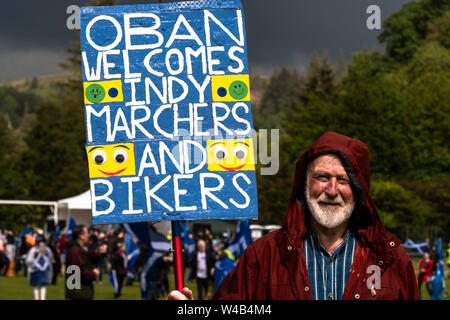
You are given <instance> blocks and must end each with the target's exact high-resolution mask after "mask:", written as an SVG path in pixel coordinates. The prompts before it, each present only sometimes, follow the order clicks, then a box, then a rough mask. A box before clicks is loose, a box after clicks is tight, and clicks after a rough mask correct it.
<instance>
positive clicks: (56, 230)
mask: <svg viewBox="0 0 450 320" xmlns="http://www.w3.org/2000/svg"><path fill="white" fill-rule="evenodd" d="M60 233H61V229H60V228H59V226H56V229H55V234H54V236H55V238H58V236H59V234H60Z"/></svg>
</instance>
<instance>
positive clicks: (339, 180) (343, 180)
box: [338, 179, 350, 184]
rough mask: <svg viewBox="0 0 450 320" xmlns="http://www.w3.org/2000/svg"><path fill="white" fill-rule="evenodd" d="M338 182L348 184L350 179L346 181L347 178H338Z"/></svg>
mask: <svg viewBox="0 0 450 320" xmlns="http://www.w3.org/2000/svg"><path fill="white" fill-rule="evenodd" d="M338 182H339V183H340V184H349V182H350V181H348V179H338Z"/></svg>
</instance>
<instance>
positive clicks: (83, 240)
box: [78, 227, 89, 245]
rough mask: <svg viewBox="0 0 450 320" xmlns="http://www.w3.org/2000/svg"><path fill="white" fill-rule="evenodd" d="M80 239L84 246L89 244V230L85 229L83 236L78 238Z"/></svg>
mask: <svg viewBox="0 0 450 320" xmlns="http://www.w3.org/2000/svg"><path fill="white" fill-rule="evenodd" d="M78 239H79V240H80V241H81V243H82V244H83V245H84V244H86V243H88V241H89V232H88V229H87V228H86V227H84V228H83V232H81V234H80V236H79V237H78Z"/></svg>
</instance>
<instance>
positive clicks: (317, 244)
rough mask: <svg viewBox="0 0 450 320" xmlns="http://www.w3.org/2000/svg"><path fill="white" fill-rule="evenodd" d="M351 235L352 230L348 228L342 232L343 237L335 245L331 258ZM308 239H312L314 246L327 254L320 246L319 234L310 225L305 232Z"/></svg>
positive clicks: (344, 245)
mask: <svg viewBox="0 0 450 320" xmlns="http://www.w3.org/2000/svg"><path fill="white" fill-rule="evenodd" d="M351 236H353V235H352V232H351V231H350V228H347V231H346V232H345V234H344V238H343V240H342V241H341V243H339V245H338V246H337V247H336V249H335V250H334V252H333V255H332V256H331V257H332V258H334V257H335V256H337V255H338V254H339V253H340V252H341V251H342V250H343V249H344V248H345V247H346V246H347V243H348V239H349V238H350V237H351ZM307 237H308V239H312V240H313V241H314V244H315V248H320V250H323V252H324V253H326V254H327V256H329V255H328V252H327V250H325V248H324V247H323V246H322V244H321V243H320V237H319V235H318V234H317V233H316V232H315V231H314V229H313V228H312V227H311V226H310V227H309V228H308V234H307Z"/></svg>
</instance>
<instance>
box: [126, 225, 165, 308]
mask: <svg viewBox="0 0 450 320" xmlns="http://www.w3.org/2000/svg"><path fill="white" fill-rule="evenodd" d="M124 227H125V230H127V231H128V232H129V233H131V234H132V235H133V236H134V237H136V238H138V239H139V241H140V242H141V244H143V245H145V246H147V247H148V248H149V251H148V252H147V255H146V257H145V261H146V262H145V264H144V267H143V268H142V272H141V278H140V284H141V300H146V299H147V296H148V293H149V291H148V290H149V284H150V281H151V280H152V277H153V274H154V272H155V268H156V266H157V265H158V262H159V261H160V259H161V258H162V257H163V255H164V254H165V253H167V252H168V251H169V249H170V248H171V245H170V241H169V240H167V238H166V237H165V236H164V235H162V234H160V233H158V232H156V231H154V230H153V229H152V228H149V226H148V224H147V222H135V223H124Z"/></svg>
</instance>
